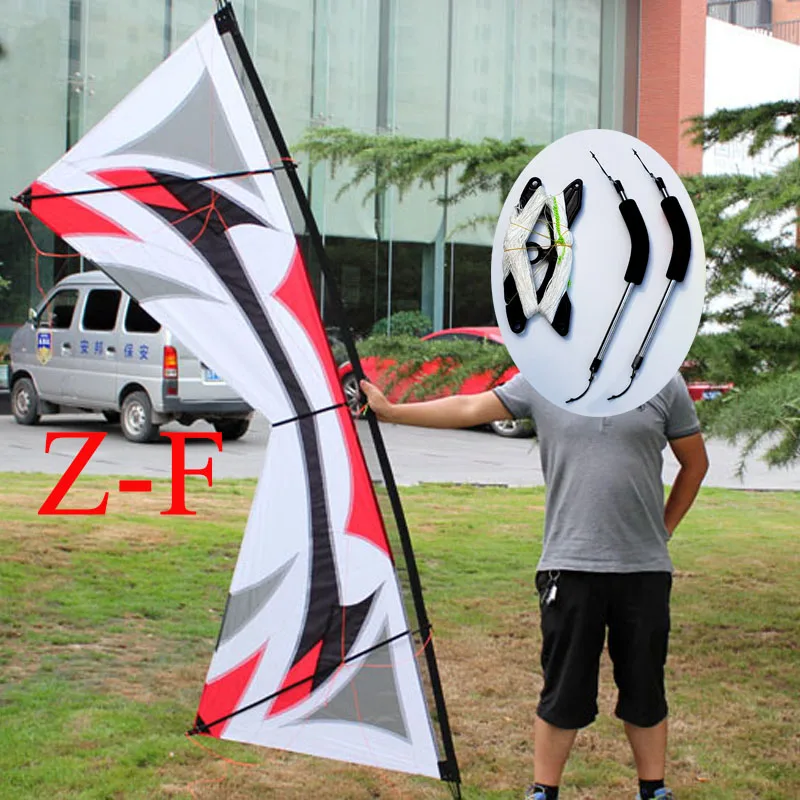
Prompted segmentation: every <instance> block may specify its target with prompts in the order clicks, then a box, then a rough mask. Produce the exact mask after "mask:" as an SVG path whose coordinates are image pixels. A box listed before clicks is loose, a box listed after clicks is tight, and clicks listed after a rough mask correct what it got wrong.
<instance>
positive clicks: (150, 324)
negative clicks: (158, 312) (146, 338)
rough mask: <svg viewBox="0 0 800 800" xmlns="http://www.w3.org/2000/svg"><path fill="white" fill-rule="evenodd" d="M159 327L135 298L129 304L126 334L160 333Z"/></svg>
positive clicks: (126, 316)
mask: <svg viewBox="0 0 800 800" xmlns="http://www.w3.org/2000/svg"><path fill="white" fill-rule="evenodd" d="M160 330H161V325H159V324H158V323H157V322H156V321H155V320H154V319H153V318H152V317H151V316H150V315H149V314H148V313H147V312H146V311H145V310H144V309H143V308H142V307H141V306H140V305H139V304H138V303H137V302H136V301H135V300H134V299H133V298H131V300H130V303H128V312H127V314H125V332H126V333H158V332H159V331H160Z"/></svg>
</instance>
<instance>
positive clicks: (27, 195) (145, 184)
mask: <svg viewBox="0 0 800 800" xmlns="http://www.w3.org/2000/svg"><path fill="white" fill-rule="evenodd" d="M286 161H287V163H285V164H282V165H280V166H275V167H264V168H263V169H248V170H240V171H238V172H218V173H214V174H213V175H201V176H200V177H197V178H189V177H183V176H179V175H176V176H175V177H170V178H165V179H164V180H163V181H142V182H140V183H128V184H124V185H120V186H104V187H102V188H99V189H76V190H75V191H72V192H47V193H45V194H36V195H35V194H33V193H32V190H31V188H30V187H28V188H27V189H26V190H25V191H24V192H20V193H19V194H18V195H17V196H16V197H12V198H11V200H12V202H14V203H19V204H20V205H22V206H25V208H28V209H29V208H30V207H31V203H32V202H33V201H34V200H55V199H58V198H61V197H83V196H85V195H90V194H108V193H109V192H122V191H128V190H132V189H152V188H153V187H157V186H165V185H166V186H168V185H170V184H173V183H204V182H205V181H217V180H224V179H225V178H247V177H249V176H251V175H269V174H270V173H273V172H277V171H278V170H289V169H296V168H297V163H296V162H294V161H292V160H291V159H287V160H286Z"/></svg>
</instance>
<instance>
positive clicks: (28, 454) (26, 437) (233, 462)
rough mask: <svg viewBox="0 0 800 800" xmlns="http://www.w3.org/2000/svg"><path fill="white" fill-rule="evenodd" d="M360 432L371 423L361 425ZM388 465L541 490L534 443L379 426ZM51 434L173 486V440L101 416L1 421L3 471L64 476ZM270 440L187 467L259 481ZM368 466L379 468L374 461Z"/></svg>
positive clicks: (759, 470)
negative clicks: (140, 440) (142, 434)
mask: <svg viewBox="0 0 800 800" xmlns="http://www.w3.org/2000/svg"><path fill="white" fill-rule="evenodd" d="M359 427H360V428H365V427H366V423H363V422H360V423H359ZM381 429H382V432H383V436H384V440H385V442H386V447H387V451H388V453H389V458H390V461H391V463H392V468H393V470H394V473H395V478H396V480H397V482H398V483H399V484H400V485H412V484H416V483H428V482H444V483H477V484H501V485H509V486H539V485H541V484H542V483H543V480H542V471H541V466H540V463H539V452H538V445H537V443H536V439H503V438H501V437H499V436H496V435H494V434H491V433H489V432H486V431H473V430H465V431H437V430H429V429H424V428H409V427H404V426H398V425H382V426H381ZM163 430H165V431H167V430H173V431H181V430H183V431H186V430H192V431H201V430H213V429H212V428H211V426H210V425H207V424H205V423H201V422H198V423H195V424H194V425H193V426H192V427H191V428H186V427H184V426H182V425H178V424H177V423H173V424H171V425H167V426H164V428H163ZM48 431H63V432H67V431H105V432H107V434H108V435H107V436H106V438H105V440H104V441H103V443H102V445H101V446H100V448H99V449H98V451H97V453H96V454H95V455H94V457H93V458H92V460H91V461H90V462H89V464H88V465H87V467H86V469H85V472H86V473H87V474H92V475H136V476H143V477H162V478H167V477H169V476H170V474H171V467H170V447H169V442H168V440H166V439H164V440H163V441H162V442H159V443H156V444H152V445H139V444H132V443H131V442H128V441H126V440H125V439H124V438H123V436H122V433H121V432H120V429H119V427H118V426H117V427H114V426H110V425H107V424H106V423H105V421H104V419H103V418H102V417H101V416H100V415H96V414H78V415H69V416H68V415H64V416H58V415H57V416H50V417H45V418H44V420H43V422H42V423H40V424H39V425H37V426H33V427H23V426H21V425H17V424H16V423H15V422H14V420H13V418H12V417H10V416H0V470H9V471H19V472H45V473H52V474H61V473H63V472H64V470H65V469H66V467H67V465H68V464H69V463H70V461H71V459H72V457H73V456H74V454H75V453H76V452H77V450H78V448H79V447H80V444H81V442H80V441H79V440H75V439H72V440H64V439H62V440H57V441H55V442H54V443H53V445H52V447H51V451H50V453H49V454H45V452H44V447H45V436H46V433H47V432H48ZM268 438H269V426H268V424H267V422H266V421H265V420H264V419H263V418H261V417H258V416H257V417H256V418H255V419H254V420H253V424H252V425H251V428H250V430H249V431H248V432H247V434H245V436H244V437H243V438H242V439H240V440H239V441H237V442H226V443H225V445H224V447H223V452H222V453H220V452H218V451H217V449H216V447H215V446H214V444H213V443H212V442H207V441H189V442H188V443H187V448H186V449H187V456H186V464H187V467H189V468H192V467H195V468H196V467H201V466H203V465H204V464H205V462H206V459H207V458H208V457H212V458H213V459H214V461H213V470H214V477H215V478H249V477H257V476H258V474H259V471H260V469H261V466H262V464H263V461H264V452H265V449H266V444H267V439H268ZM708 450H709V456H710V460H711V468H710V470H709V473H708V476H707V477H706V480H705V485H706V486H717V487H726V488H735V489H754V490H768V489H775V490H785V489H790V490H795V491H800V468H793V469H788V470H785V469H781V470H775V469H772V470H770V469H768V468H767V466H766V464H764V462H763V461H760V460H759V459H758V458H751V459H750V460H749V461H748V463H747V471H746V473H745V476H744V480H743V481H741V480H739V478H737V477H736V475H735V472H736V465H737V463H738V460H739V455H738V451H737V449H736V448H734V447H730V446H729V445H726V444H725V443H723V442H719V441H715V440H712V441H709V442H708ZM368 460H369V461H370V462H372V463H374V460H373V459H372V458H371V456H370V455H369V453H368ZM664 462H665V463H664V479H665V481H666V482H668V483H669V482H671V481H672V480H673V479H674V476H675V473H676V472H677V463H676V462H675V459H674V458H673V457H672V454H671V453H670V452H669V450H667V451H666V452H665V457H664Z"/></svg>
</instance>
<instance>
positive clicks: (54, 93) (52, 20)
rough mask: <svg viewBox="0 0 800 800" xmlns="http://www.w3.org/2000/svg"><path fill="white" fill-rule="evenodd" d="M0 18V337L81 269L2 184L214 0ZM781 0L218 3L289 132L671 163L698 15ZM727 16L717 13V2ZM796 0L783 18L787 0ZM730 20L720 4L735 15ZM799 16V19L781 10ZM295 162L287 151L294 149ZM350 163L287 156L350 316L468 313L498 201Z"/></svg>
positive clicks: (692, 167) (41, 2)
mask: <svg viewBox="0 0 800 800" xmlns="http://www.w3.org/2000/svg"><path fill="white" fill-rule="evenodd" d="M5 5H6V7H7V9H6V10H7V14H6V17H5V18H6V20H7V23H6V27H5V28H4V30H3V31H2V32H1V33H0V40H1V43H2V47H3V57H2V59H0V76H1V77H2V80H0V107H2V114H1V115H0V276H3V277H4V278H5V279H6V280H8V281H10V285H9V286H8V287H6V288H4V289H0V342H2V341H3V340H4V339H7V338H8V336H9V335H10V331H11V330H12V329H13V327H14V326H16V325H18V324H19V323H20V322H21V321H23V320H24V319H25V316H26V314H27V309H28V307H29V306H31V305H36V304H37V303H38V300H39V299H40V297H41V293H42V291H44V290H46V289H47V288H49V286H50V285H52V283H53V282H54V281H55V280H57V279H58V278H60V277H61V276H63V275H64V274H67V273H69V272H71V271H74V270H76V269H81V268H90V267H91V265H86V264H81V262H80V259H76V258H69V257H67V256H69V255H70V254H69V253H66V252H65V251H64V246H63V244H62V243H59V242H57V241H53V237H52V236H50V235H49V234H48V233H47V231H45V230H44V229H42V228H41V226H38V225H36V223H35V221H34V220H31V219H30V218H29V215H26V214H24V213H23V215H22V216H23V220H24V221H25V222H26V224H27V225H28V227H29V228H30V230H31V232H32V235H33V237H34V239H35V242H36V245H37V247H38V248H39V249H40V250H41V251H43V252H47V253H56V257H52V256H39V257H37V253H36V250H35V249H34V247H33V246H32V245H31V243H30V241H29V240H28V238H27V235H26V232H25V229H24V228H23V226H21V225H20V222H19V220H18V218H17V216H16V211H15V209H14V206H13V204H12V203H11V202H10V201H9V200H8V198H9V197H10V196H13V195H15V194H17V193H18V192H19V191H20V190H21V189H24V188H25V187H26V186H27V185H28V184H29V183H30V182H31V181H32V180H33V179H34V178H35V177H36V176H37V175H39V174H40V173H41V172H42V171H43V170H44V169H46V167H47V166H49V165H50V164H51V163H52V162H53V161H54V160H56V159H57V158H58V157H59V156H60V155H61V154H62V153H63V152H64V150H65V149H67V148H68V147H69V146H71V145H72V144H73V143H74V142H75V141H77V139H78V138H80V136H81V135H82V134H83V133H84V132H86V131H87V130H89V129H90V128H91V127H92V126H93V125H94V124H95V123H96V122H98V121H99V120H100V119H102V118H103V117H104V116H105V114H107V113H108V112H109V111H110V110H111V109H112V108H113V107H114V105H115V104H116V103H117V102H119V100H121V99H122V98H123V97H124V96H125V95H126V94H127V93H128V92H129V91H130V90H131V89H132V88H133V87H135V86H136V85H137V84H138V83H139V82H140V81H141V80H142V79H143V78H144V77H145V76H146V75H147V74H148V73H149V72H150V71H151V70H152V69H153V68H154V67H155V66H156V65H157V64H158V63H159V62H160V61H161V60H162V59H164V58H165V57H167V56H168V55H169V53H171V52H172V51H173V50H174V49H175V48H176V47H178V46H179V45H180V44H181V43H182V42H183V41H184V40H185V39H186V38H187V37H188V36H189V35H191V33H192V32H193V31H194V30H195V29H196V28H198V27H199V26H200V25H201V24H202V23H203V22H204V21H205V20H206V19H207V18H208V16H209V15H210V14H211V13H213V11H214V10H215V7H216V2H215V0H129V2H126V3H119V2H116V1H115V0H5ZM796 5H800V4H798V3H795V2H794V0H775V1H774V2H769V0H728V1H727V2H722V1H721V0H708V2H706V0H671V2H669V3H664V2H660V1H659V0H458V1H457V2H456V0H234V6H235V9H236V12H237V16H238V18H239V21H240V24H241V27H242V29H243V32H244V35H245V38H246V40H247V43H248V46H249V48H250V50H251V53H252V54H253V57H254V60H255V62H256V66H257V68H258V70H259V73H260V75H261V78H262V81H263V82H264V84H265V86H266V89H267V91H268V93H269V96H270V99H271V101H272V104H273V106H274V107H275V110H276V112H277V115H278V118H279V121H280V123H281V126H282V128H283V130H284V133H285V136H286V138H287V141H288V142H289V143H290V146H291V145H292V144H293V143H296V142H298V141H299V139H300V138H301V137H302V135H303V133H304V132H305V131H306V130H307V129H308V128H309V127H311V126H336V127H346V128H349V129H352V130H355V131H360V132H370V133H374V132H383V133H387V134H391V133H397V134H398V135H403V136H413V137H423V138H438V137H446V138H460V139H464V140H470V141H476V140H480V139H481V138H483V137H493V138H497V139H501V140H508V139H510V138H513V137H523V138H524V139H526V140H527V141H529V142H531V143H532V144H542V145H546V144H548V143H549V142H551V141H554V140H555V139H558V138H559V137H561V136H563V135H565V134H568V133H570V132H573V131H577V130H583V129H586V128H595V127H603V128H615V129H618V130H625V131H627V132H629V133H632V134H634V135H637V136H639V137H640V138H642V139H644V140H645V141H647V142H648V143H649V144H651V145H652V146H654V147H655V148H656V149H658V150H659V152H661V153H662V154H663V155H664V156H665V157H666V158H667V160H669V161H670V163H672V165H673V166H674V167H675V168H676V169H677V170H678V171H679V172H682V173H692V172H698V171H700V169H701V167H702V152H701V150H700V148H697V147H695V146H693V145H692V144H691V143H690V142H689V141H688V139H687V138H686V137H685V135H684V130H685V125H686V122H685V121H686V119H687V118H688V117H690V116H692V115H695V114H700V113H702V112H703V109H704V80H703V75H704V72H705V39H706V32H705V26H706V14H707V13H708V14H710V15H712V16H716V17H718V18H724V19H727V20H728V21H733V22H736V23H737V24H742V25H748V26H750V27H761V28H764V29H766V30H768V31H769V32H771V33H773V35H783V36H784V38H789V37H790V35H791V31H792V30H793V26H794V22H793V16H792V15H793V14H794V7H795V6H796ZM725 15H727V17H725ZM798 16H800V14H798ZM734 17H735V19H734ZM799 24H800V23H799ZM299 160H300V161H301V162H302V160H303V157H302V155H299ZM349 177H350V175H349V174H348V172H347V170H343V171H340V172H338V173H337V174H336V175H335V176H332V175H331V174H330V172H329V171H328V170H327V169H326V168H325V167H324V166H318V167H316V168H315V169H314V170H313V171H311V170H308V169H306V168H305V167H303V179H304V181H305V184H306V187H307V190H308V193H309V196H310V199H311V203H312V207H313V209H314V212H315V216H316V218H317V220H318V223H319V225H320V228H321V230H322V232H323V234H324V236H325V240H326V245H327V247H328V249H329V253H330V255H331V258H332V261H333V262H334V264H335V267H336V270H337V272H338V278H339V283H340V285H341V288H342V293H343V297H344V301H345V305H346V307H347V309H348V313H349V315H350V316H349V320H348V321H349V323H350V325H351V326H352V327H353V328H354V329H355V330H356V331H357V332H361V333H363V332H366V331H367V330H369V328H370V327H371V325H372V324H373V322H374V321H376V320H378V319H380V318H381V317H383V316H385V315H386V314H387V313H389V312H392V311H400V310H416V309H421V310H423V311H425V312H426V313H427V314H428V315H429V316H430V317H431V318H432V319H433V320H434V323H435V325H436V326H437V327H442V326H450V325H460V324H485V323H490V322H491V321H492V318H493V310H492V303H491V296H490V291H489V288H488V287H489V252H490V243H491V238H492V234H493V231H492V230H491V228H490V227H489V226H484V227H471V228H470V227H464V225H463V223H464V222H465V221H466V220H469V219H471V218H473V217H475V216H478V215H486V216H492V215H496V214H497V213H498V211H499V208H500V206H501V204H502V199H503V198H500V197H495V196H484V197H476V198H471V199H470V200H469V201H466V202H463V203H460V204H458V205H457V206H452V207H450V208H449V209H448V210H447V211H445V210H444V208H443V207H442V205H441V204H440V203H438V202H437V198H438V197H440V196H441V195H442V194H444V193H446V191H447V190H448V187H446V186H444V184H440V185H438V186H435V187H433V188H432V189H431V188H416V189H414V190H412V191H410V192H408V193H407V194H406V195H404V196H403V198H402V199H401V198H399V197H398V196H397V195H396V193H395V192H392V191H390V192H387V193H386V194H385V195H383V196H381V197H378V198H376V199H374V200H373V199H370V200H369V201H367V202H365V200H364V198H365V195H366V192H367V190H368V189H369V186H367V185H363V184H362V185H361V186H360V187H358V188H355V189H351V190H348V191H346V192H345V193H344V194H340V190H341V188H342V186H343V185H344V183H345V182H346V181H347V180H348V178H349Z"/></svg>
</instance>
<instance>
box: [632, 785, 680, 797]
mask: <svg viewBox="0 0 800 800" xmlns="http://www.w3.org/2000/svg"><path fill="white" fill-rule="evenodd" d="M653 798H654V800H675V795H674V794H672V789H667V788H666V787H664V788H663V789H656V793H655V794H654V795H653ZM636 800H642V796H641V795H640V794H639V793H638V792H637V793H636Z"/></svg>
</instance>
